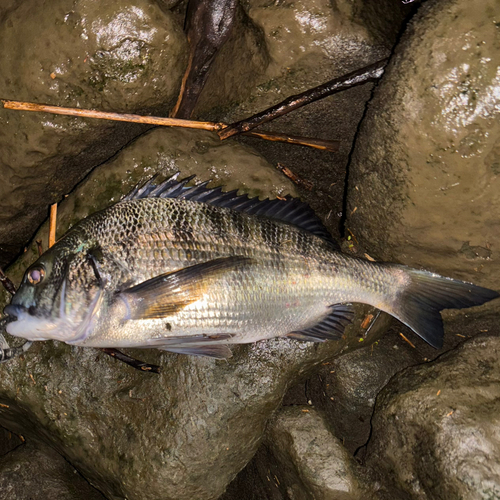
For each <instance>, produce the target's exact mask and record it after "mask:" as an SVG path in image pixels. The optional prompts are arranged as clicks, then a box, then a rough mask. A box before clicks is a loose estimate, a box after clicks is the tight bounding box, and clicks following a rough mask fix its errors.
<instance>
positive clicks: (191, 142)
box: [0, 127, 297, 307]
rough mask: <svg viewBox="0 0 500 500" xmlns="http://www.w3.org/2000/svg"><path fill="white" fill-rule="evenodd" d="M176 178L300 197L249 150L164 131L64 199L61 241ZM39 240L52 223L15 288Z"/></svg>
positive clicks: (20, 264)
mask: <svg viewBox="0 0 500 500" xmlns="http://www.w3.org/2000/svg"><path fill="white" fill-rule="evenodd" d="M176 172H181V173H182V177H188V176H190V175H196V176H197V181H198V182H200V181H205V180H210V179H212V181H213V182H212V183H211V184H209V187H215V186H224V188H225V189H227V190H228V191H230V190H233V189H241V192H245V193H247V194H248V195H249V196H251V197H254V196H258V197H260V198H261V199H263V198H267V197H276V196H281V197H285V196H286V195H292V196H295V195H296V194H297V192H296V190H295V188H294V186H293V184H292V183H291V182H290V181H289V180H288V179H287V178H286V177H284V176H282V175H281V174H280V173H279V172H278V171H277V170H276V169H273V168H272V167H271V165H269V163H267V162H266V161H265V160H264V159H263V158H262V157H261V156H259V155H258V154H257V153H256V152H255V151H254V150H253V149H252V148H250V147H248V146H244V145H240V144H238V143H235V142H233V141H230V142H221V141H220V140H219V138H218V136H217V135H215V134H213V133H210V132H206V131H200V130H190V129H181V128H166V127H160V128H156V129H154V130H151V131H149V132H147V133H145V134H144V135H142V136H141V137H139V138H138V139H137V140H135V141H134V142H132V143H131V144H130V145H129V146H128V147H127V148H125V149H123V150H122V151H120V153H119V154H117V155H116V156H115V157H113V158H111V159H110V160H109V161H108V162H106V163H105V164H103V165H102V166H100V167H98V168H97V169H95V170H94V171H92V173H91V174H89V175H88V176H87V178H86V179H85V180H84V181H83V182H82V183H81V184H80V186H79V187H77V188H76V190H75V192H74V193H72V195H70V196H69V197H67V198H64V200H63V201H62V202H61V203H60V205H59V207H58V215H57V231H56V237H57V238H60V237H61V236H62V235H63V234H64V233H65V232H66V231H67V230H68V229H69V228H70V227H72V226H73V225H74V224H76V223H77V222H78V221H80V220H81V219H83V218H84V217H87V216H88V215H90V214H91V213H93V212H96V211H98V210H102V209H104V208H106V207H108V206H110V205H112V204H113V203H116V202H117V201H119V200H120V198H121V197H122V196H123V195H124V194H126V193H128V192H130V191H131V190H132V188H133V187H135V186H136V185H137V184H142V183H144V182H146V181H147V180H149V179H150V178H151V177H152V176H153V175H155V174H156V173H159V174H160V175H162V176H164V177H167V176H170V175H173V174H174V173H176ZM37 240H38V241H42V246H43V247H44V248H45V249H46V248H47V242H48V221H46V222H45V223H44V225H43V226H42V227H41V228H40V230H39V231H38V232H37V233H36V235H35V236H34V237H33V238H32V241H31V243H30V244H29V245H27V247H26V251H25V252H24V253H23V255H21V257H20V258H19V259H18V260H17V261H16V262H15V263H14V264H13V266H12V267H11V268H10V269H9V274H10V275H11V279H13V280H14V281H15V282H16V279H17V280H19V281H20V279H21V277H22V275H23V272H24V271H23V270H24V269H26V268H27V267H28V266H29V265H30V264H32V263H33V262H34V261H35V260H36V259H37V258H38V247H37V244H36V241H37ZM16 276H17V278H16ZM19 281H17V282H16V284H17V283H18V282H19ZM0 296H3V300H4V301H9V300H10V299H9V297H8V295H7V292H6V291H5V290H4V289H3V287H1V288H0ZM2 307H3V306H2Z"/></svg>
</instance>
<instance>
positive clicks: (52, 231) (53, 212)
mask: <svg viewBox="0 0 500 500" xmlns="http://www.w3.org/2000/svg"><path fill="white" fill-rule="evenodd" d="M56 225H57V203H54V204H52V205H50V217H49V248H50V247H52V246H54V244H55V242H56Z"/></svg>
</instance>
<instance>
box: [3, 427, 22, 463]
mask: <svg viewBox="0 0 500 500" xmlns="http://www.w3.org/2000/svg"><path fill="white" fill-rule="evenodd" d="M21 444H23V441H22V440H21V438H20V437H19V436H17V435H16V434H14V433H12V432H10V431H9V430H7V429H5V428H4V427H0V457H1V456H2V455H6V454H7V453H9V452H10V451H12V450H13V449H15V448H17V447H18V446H20V445H21Z"/></svg>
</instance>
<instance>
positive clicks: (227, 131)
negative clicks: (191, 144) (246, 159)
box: [217, 59, 388, 139]
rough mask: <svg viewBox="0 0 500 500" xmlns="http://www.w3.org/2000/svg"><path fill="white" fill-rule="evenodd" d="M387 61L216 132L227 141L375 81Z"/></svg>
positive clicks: (352, 73) (367, 67)
mask: <svg viewBox="0 0 500 500" xmlns="http://www.w3.org/2000/svg"><path fill="white" fill-rule="evenodd" d="M387 61H388V60H387V59H383V60H382V61H378V62H376V63H374V64H370V65H369V66H365V67H364V68H361V69H358V70H356V71H353V72H351V73H349V74H347V75H343V76H340V77H339V78H335V79H333V80H330V81H329V82H326V83H323V84H322V85H319V86H318V87H314V88H312V89H309V90H306V91H305V92H302V93H301V94H297V95H293V96H290V97H288V98H287V99H285V100H284V101H282V102H280V103H279V104H276V105H275V106H272V107H270V108H268V109H266V110H264V111H261V112H260V113H257V114H256V115H253V116H251V117H250V118H247V119H246V120H241V121H239V122H235V123H233V124H231V125H229V126H228V127H226V128H224V129H222V130H220V131H219V132H217V133H218V134H219V137H220V138H221V139H227V138H228V137H231V136H232V135H235V134H241V133H242V132H247V131H248V130H251V129H253V128H255V127H257V126H259V125H262V124H263V123H266V122H268V121H271V120H274V119H275V118H277V117H278V116H283V115H285V114H286V113H290V111H293V110H294V109H297V108H300V107H301V106H304V105H306V104H310V103H311V102H314V101H317V100H319V99H323V98H324V97H328V96H330V95H333V94H336V93H337V92H341V91H343V90H347V89H350V88H352V87H356V86H358V85H362V84H364V83H367V82H373V81H377V80H378V79H379V78H380V77H381V76H382V75H383V73H384V68H385V65H386V64H387Z"/></svg>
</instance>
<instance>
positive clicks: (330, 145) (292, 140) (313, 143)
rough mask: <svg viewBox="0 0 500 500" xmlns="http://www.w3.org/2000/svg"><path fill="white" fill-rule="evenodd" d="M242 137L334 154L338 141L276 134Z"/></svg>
mask: <svg viewBox="0 0 500 500" xmlns="http://www.w3.org/2000/svg"><path fill="white" fill-rule="evenodd" d="M242 135H247V136H249V137H258V138H260V139H265V140H266V141H278V142H287V143H289V144H299V145H300V146H309V147H310V148H315V149H322V150H323V151H331V152H332V153H336V152H337V151H338V150H339V146H340V141H327V140H326V139H313V138H312V137H302V136H299V135H289V134H280V133H278V132H255V131H252V132H244V133H243V134H242Z"/></svg>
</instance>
